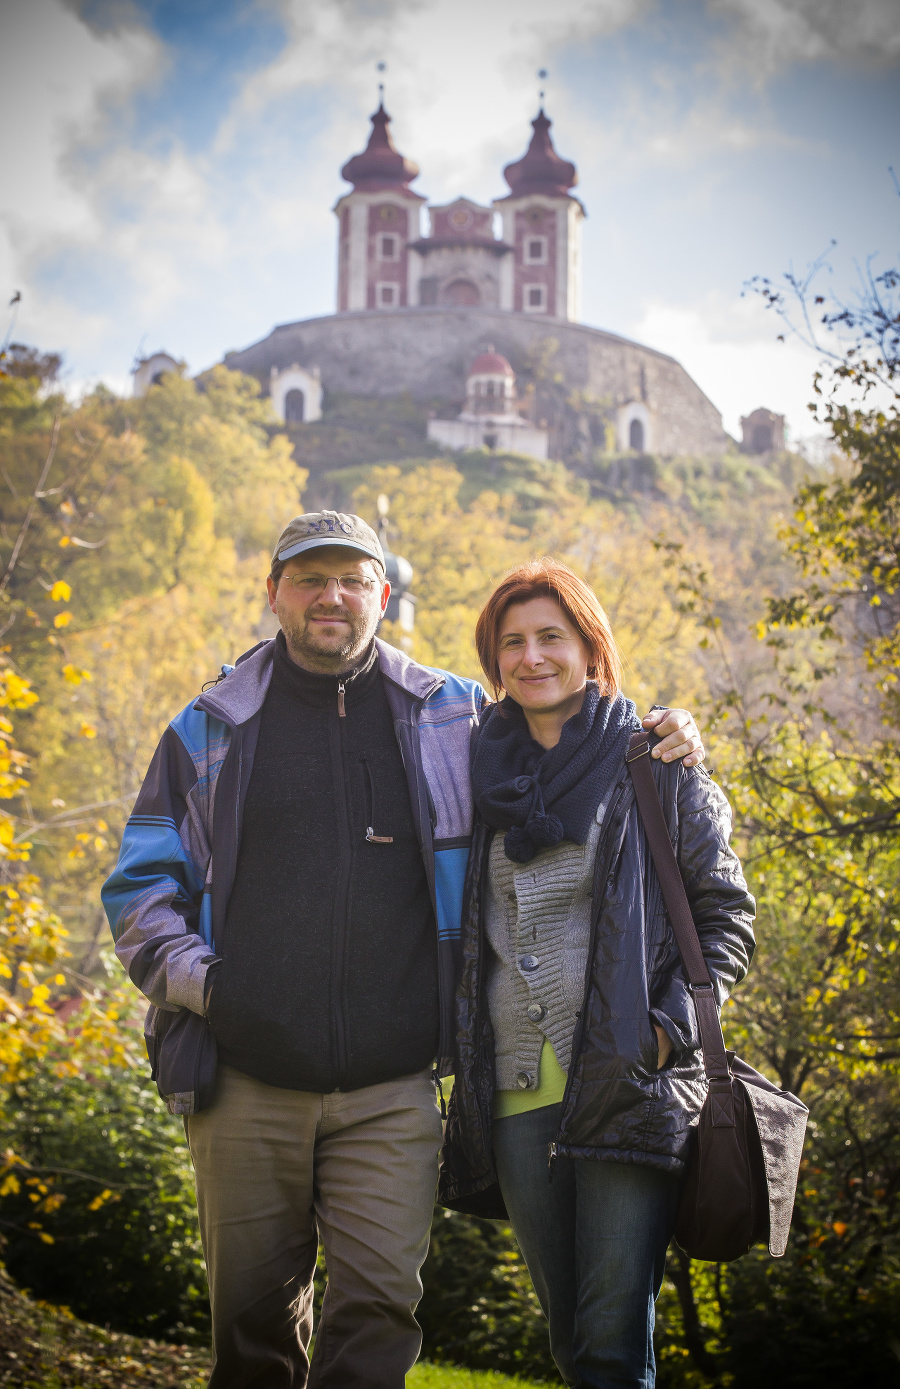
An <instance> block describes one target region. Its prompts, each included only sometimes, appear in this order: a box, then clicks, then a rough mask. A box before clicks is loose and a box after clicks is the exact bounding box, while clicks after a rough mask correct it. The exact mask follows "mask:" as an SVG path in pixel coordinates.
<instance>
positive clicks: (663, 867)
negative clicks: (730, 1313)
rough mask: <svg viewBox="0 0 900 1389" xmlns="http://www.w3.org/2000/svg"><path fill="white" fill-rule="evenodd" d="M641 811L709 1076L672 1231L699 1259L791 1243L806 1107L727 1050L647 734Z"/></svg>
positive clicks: (634, 774) (637, 788)
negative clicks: (761, 1244)
mask: <svg viewBox="0 0 900 1389" xmlns="http://www.w3.org/2000/svg"><path fill="white" fill-rule="evenodd" d="M626 762H627V763H628V770H629V772H630V774H631V780H632V783H633V785H634V794H635V798H636V800H637V805H638V810H639V811H640V815H641V819H642V821H643V824H644V830H645V832H646V835H647V842H648V844H649V846H650V853H651V854H652V856H653V862H654V865H655V867H656V873H657V877H658V878H659V884H660V887H661V888H662V893H663V897H664V899H665V903H666V909H667V911H668V914H669V920H670V921H671V923H672V930H673V932H674V935H675V940H676V943H677V945H678V952H679V954H680V955H681V962H682V965H683V966H684V972H685V974H686V975H687V978H688V982H689V984H690V988H691V993H692V995H693V998H694V1005H695V1007H696V1010H697V1022H698V1025H699V1028H700V1043H701V1046H702V1048H703V1068H704V1070H705V1071H706V1078H707V1081H708V1083H709V1088H708V1091H707V1096H706V1100H705V1101H704V1104H703V1108H702V1109H701V1110H700V1116H699V1120H698V1123H697V1126H696V1130H695V1134H694V1143H693V1147H692V1150H691V1155H690V1157H689V1158H688V1164H687V1171H686V1173H685V1178H684V1187H683V1189H682V1195H681V1202H680V1205H679V1208H678V1218H677V1221H676V1224H675V1239H676V1240H677V1242H678V1244H679V1245H680V1246H681V1248H682V1249H683V1250H684V1252H685V1254H687V1255H689V1257H690V1258H692V1259H707V1260H710V1261H715V1262H716V1263H729V1262H730V1261H731V1260H732V1259H738V1258H740V1256H741V1255H742V1254H746V1252H747V1250H748V1249H750V1248H751V1247H752V1246H753V1245H754V1244H760V1243H767V1244H768V1246H769V1253H770V1254H772V1255H773V1256H774V1257H775V1258H780V1257H781V1255H782V1254H783V1253H784V1251H785V1249H786V1248H787V1241H788V1233H789V1231H790V1224H791V1212H792V1211H793V1208H794V1195H795V1193H796V1189H797V1175H798V1172H799V1170H800V1158H801V1155H802V1152H803V1137H804V1134H805V1131H806V1120H807V1117H808V1114H809V1110H808V1109H807V1108H806V1105H805V1104H803V1103H802V1101H801V1100H798V1099H797V1097H796V1095H791V1094H789V1092H788V1091H787V1090H780V1089H779V1088H778V1086H777V1085H773V1084H772V1082H771V1081H770V1080H766V1078H765V1076H763V1075H760V1073H759V1071H756V1070H754V1069H753V1067H752V1066H748V1065H747V1063H746V1061H742V1060H741V1059H740V1057H738V1056H735V1054H734V1052H730V1051H726V1050H725V1039H724V1037H723V1035H722V1024H721V1022H720V1020H719V1010H718V1008H717V1006H716V998H715V993H714V990H713V985H712V980H711V979H710V975H709V970H708V968H707V966H706V961H705V960H704V958H703V951H702V950H701V948H700V938H699V936H698V935H697V928H696V926H695V925H694V919H693V917H692V915H691V909H690V906H689V904H688V899H687V894H686V893H685V890H684V884H683V882H682V880H681V873H680V871H679V868H678V861H677V859H676V857H675V851H674V849H673V848H672V841H671V840H670V838H669V832H668V829H667V828H666V821H665V816H664V814H663V808H662V803H661V801H660V798H659V791H658V789H657V785H656V781H655V779H654V776H653V770H652V767H651V764H650V742H649V739H648V737H647V734H646V733H635V734H634V735H633V737H632V739H631V744H630V746H629V749H628V753H627V755H626Z"/></svg>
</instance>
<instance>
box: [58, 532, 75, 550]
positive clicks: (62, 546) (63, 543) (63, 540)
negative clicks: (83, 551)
mask: <svg viewBox="0 0 900 1389" xmlns="http://www.w3.org/2000/svg"><path fill="white" fill-rule="evenodd" d="M71 544H72V542H71V540H70V539H69V537H68V536H67V535H61V536H60V538H59V548H60V549H61V550H64V549H65V548H66V546H67V545H71Z"/></svg>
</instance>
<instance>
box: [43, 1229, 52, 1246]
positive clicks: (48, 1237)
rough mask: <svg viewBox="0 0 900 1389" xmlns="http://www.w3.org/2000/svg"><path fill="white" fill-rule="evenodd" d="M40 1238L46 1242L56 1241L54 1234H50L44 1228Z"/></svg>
mask: <svg viewBox="0 0 900 1389" xmlns="http://www.w3.org/2000/svg"><path fill="white" fill-rule="evenodd" d="M40 1238H41V1239H42V1240H43V1241H44V1243H45V1244H54V1243H55V1241H54V1239H53V1236H52V1235H48V1234H47V1232H46V1231H45V1230H42V1231H41V1235H40Z"/></svg>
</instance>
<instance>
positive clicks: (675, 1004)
mask: <svg viewBox="0 0 900 1389" xmlns="http://www.w3.org/2000/svg"><path fill="white" fill-rule="evenodd" d="M653 769H654V775H655V777H656V781H657V785H658V787H659V790H660V795H661V798H662V802H663V808H664V810H665V814H666V822H667V824H668V828H669V833H670V835H671V838H672V842H673V844H674V846H675V851H676V854H677V857H678V863H679V867H680V869H681V874H682V877H683V879H684V885H685V889H686V891H687V895H688V900H689V901H690V904H691V910H692V912H693V916H694V921H695V923H696V926H697V931H698V933H699V936H700V942H701V945H702V947H703V954H704V956H705V958H706V962H707V965H708V966H709V971H710V974H711V976H712V978H713V981H714V984H715V987H716V991H717V998H718V1002H719V1004H720V1005H721V1004H722V1003H723V1002H724V1000H725V998H726V997H727V995H728V993H729V991H730V989H731V987H732V986H733V985H734V984H735V983H737V982H738V981H739V980H740V979H742V978H743V977H744V975H745V974H746V972H747V966H748V965H749V962H750V957H751V955H752V953H753V948H754V938H753V917H754V914H755V903H754V900H753V898H752V897H751V896H750V893H749V892H748V891H747V884H746V882H745V881H744V875H743V873H742V871H741V865H740V863H739V862H738V859H737V856H736V855H735V853H734V852H733V850H732V849H731V848H730V846H729V835H730V831H731V811H730V808H729V805H728V802H727V801H726V799H725V797H724V795H723V794H722V792H721V790H720V789H719V787H718V786H717V785H716V784H715V782H713V781H712V780H711V779H710V777H709V775H708V774H707V772H706V771H705V770H704V769H703V768H702V767H693V768H690V769H687V768H685V767H684V766H683V765H682V764H681V763H680V762H674V763H669V764H665V763H662V762H660V761H654V762H653ZM491 835H492V831H490V830H489V829H488V828H487V827H486V826H485V825H483V824H479V825H477V826H476V831H475V839H474V842H473V845H472V853H471V855H470V858H469V874H468V880H467V884H466V909H465V912H464V917H463V972H462V978H461V983H460V990H459V995H458V998H457V1037H456V1042H457V1057H456V1081H455V1085H454V1088H453V1094H452V1097H451V1101H450V1108H449V1113H448V1117H447V1126H446V1133H445V1138H444V1147H443V1152H442V1154H441V1174H440V1182H439V1187H438V1199H439V1201H441V1203H442V1204H443V1205H446V1206H450V1207H452V1208H453V1209H455V1210H462V1211H468V1212H469V1213H470V1214H473V1215H484V1216H497V1217H502V1216H503V1215H504V1214H505V1211H504V1207H503V1201H502V1198H501V1197H500V1192H499V1188H498V1186H497V1179H496V1174H495V1171H494V1162H493V1154H492V1146H491V1123H492V1107H493V1093H494V1073H493V1042H492V1035H491V1025H490V1019H489V1016H488V1009H487V1001H486V990H485V987H484V983H485V980H484V970H485V944H484V942H485V933H484V901H485V891H486V884H487V865H488V853H489V849H490V841H491ZM534 870H535V872H536V873H540V858H537V859H536V860H535V861H534ZM593 896H594V901H593V908H594V909H593V913H592V917H591V945H590V949H589V951H588V968H587V976H586V981H585V996H584V1003H583V1006H582V1009H581V1013H580V1014H579V1019H578V1025H577V1028H576V1032H575V1041H574V1047H573V1053H572V1064H571V1067H570V1069H569V1081H568V1085H567V1087H566V1093H565V1097H564V1100H563V1105H562V1115H561V1120H560V1127H559V1133H558V1135H557V1145H556V1146H557V1154H558V1155H559V1156H560V1157H587V1158H599V1159H604V1160H607V1161H613V1162H645V1163H649V1164H651V1165H653V1166H655V1167H660V1168H663V1169H664V1170H665V1171H669V1172H674V1173H678V1172H680V1171H682V1169H683V1167H684V1163H685V1159H686V1155H687V1150H688V1146H689V1144H690V1141H691V1137H692V1128H693V1126H694V1124H695V1122H696V1119H697V1115H698V1113H699V1111H700V1108H701V1105H702V1104H703V1100H704V1096H705V1093H706V1079H705V1076H704V1073H703V1067H702V1063H701V1056H700V1051H699V1045H700V1037H699V1033H698V1030H697V1018H696V1014H695V1012H694V1004H693V999H692V997H691V993H690V987H689V985H688V983H687V981H686V979H685V976H684V973H683V970H682V967H681V960H680V957H679V954H678V948H677V946H676V944H675V938H674V936H673V934H672V928H671V926H670V925H669V921H668V918H667V916H666V909H665V905H664V903H663V899H662V893H661V891H660V887H659V883H658V881H657V878H656V872H655V870H654V868H653V864H652V860H651V858H650V851H649V848H648V846H647V841H646V838H645V835H644V831H643V826H642V824H641V821H640V816H639V814H638V809H637V805H636V804H635V800H634V793H633V790H632V786H631V780H630V778H629V776H628V773H627V771H626V770H625V769H624V766H623V771H622V776H621V778H620V780H619V782H618V783H617V786H616V788H615V790H614V791H613V794H612V798H611V800H610V804H609V810H608V812H607V814H606V817H605V821H604V825H603V830H602V833H601V837H600V845H599V848H598V851H597V861H596V865H595V871H594V894H593ZM654 1023H658V1024H660V1025H661V1026H662V1027H663V1028H664V1029H665V1031H666V1032H667V1033H668V1035H669V1036H670V1037H671V1039H672V1041H673V1043H674V1049H673V1052H672V1055H671V1057H670V1058H669V1060H668V1061H667V1063H666V1065H665V1066H664V1067H663V1068H662V1070H660V1071H658V1070H657V1069H656V1066H657V1061H658V1043H657V1038H656V1033H655V1031H654V1027H653V1024H654Z"/></svg>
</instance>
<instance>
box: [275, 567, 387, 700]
mask: <svg viewBox="0 0 900 1389" xmlns="http://www.w3.org/2000/svg"><path fill="white" fill-rule="evenodd" d="M338 580H346V583H345V584H344V586H343V587H340V586H339V583H338ZM266 582H267V587H268V591H269V607H270V608H271V609H272V612H273V613H275V615H276V617H277V618H278V621H279V622H280V623H281V630H282V631H283V632H284V636H285V641H286V642H287V648H288V652H289V653H290V655H291V657H292V659H293V660H295V661H296V662H297V664H298V665H301V666H304V667H305V668H306V669H307V670H312V671H318V672H320V673H323V674H328V675H332V674H333V675H341V674H343V672H344V671H347V670H350V669H352V667H353V666H354V665H355V664H356V662H357V661H358V659H359V657H360V656H361V655H362V654H363V652H364V651H365V650H366V647H367V646H368V645H369V643H370V642H371V640H372V638H373V637H374V635H375V631H376V628H377V627H378V623H379V621H380V619H381V617H382V615H383V613H384V610H385V608H386V606H387V600H388V597H389V595H390V592H391V586H390V584H389V583H388V582H387V580H386V579H385V578H384V576H383V574H382V572H381V567H380V566H379V565H377V564H376V563H375V562H374V560H370V559H366V557H365V555H362V554H360V553H359V552H358V551H356V550H348V549H346V548H344V547H343V546H340V545H335V546H331V545H323V546H322V547H321V549H316V550H309V551H307V552H306V554H302V555H295V557H294V558H293V559H289V560H288V562H287V564H286V565H285V567H284V572H283V573H282V575H281V578H280V579H279V580H278V584H277V586H276V585H275V584H274V583H273V582H272V580H271V578H270V579H268V580H267V581H266Z"/></svg>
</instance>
